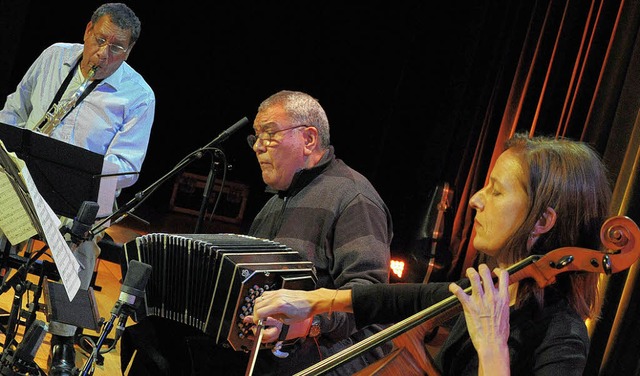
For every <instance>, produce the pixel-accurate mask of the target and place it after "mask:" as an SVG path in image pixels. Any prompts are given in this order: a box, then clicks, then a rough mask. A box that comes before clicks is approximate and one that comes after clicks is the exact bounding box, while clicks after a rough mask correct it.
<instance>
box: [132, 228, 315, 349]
mask: <svg viewBox="0 0 640 376" xmlns="http://www.w3.org/2000/svg"><path fill="white" fill-rule="evenodd" d="M124 258H125V260H124V261H125V266H124V267H126V265H128V264H129V261H130V260H138V261H141V262H144V263H146V264H149V265H151V267H152V272H151V276H150V278H149V281H148V283H147V286H146V289H145V290H146V298H145V303H144V310H145V312H142V314H143V315H156V316H160V317H164V318H167V319H170V320H175V321H178V322H181V323H184V324H187V325H190V326H192V327H195V328H197V329H199V330H201V331H202V332H203V333H205V334H207V335H210V336H212V337H213V339H214V340H215V343H216V344H220V345H222V346H231V347H232V348H233V349H234V350H236V351H249V350H250V349H251V346H252V341H249V340H248V339H247V334H249V329H248V325H246V324H244V323H243V322H242V319H243V318H244V317H245V316H246V315H250V314H251V313H252V312H253V302H254V300H255V299H256V298H257V297H259V296H260V295H262V293H263V292H264V291H265V290H274V289H280V288H287V289H294V290H312V289H314V288H315V286H316V282H317V277H316V274H315V269H314V267H313V264H312V263H311V262H310V261H307V260H304V259H303V258H302V257H301V256H300V254H299V253H298V252H297V251H294V250H292V249H291V248H289V247H287V246H285V245H283V244H280V243H277V242H274V241H271V240H267V239H261V238H255V237H250V236H246V235H237V234H191V235H177V234H163V233H155V234H148V235H143V236H140V237H138V238H136V239H134V240H132V241H130V242H128V243H126V244H125V245H124ZM139 314H140V312H139Z"/></svg>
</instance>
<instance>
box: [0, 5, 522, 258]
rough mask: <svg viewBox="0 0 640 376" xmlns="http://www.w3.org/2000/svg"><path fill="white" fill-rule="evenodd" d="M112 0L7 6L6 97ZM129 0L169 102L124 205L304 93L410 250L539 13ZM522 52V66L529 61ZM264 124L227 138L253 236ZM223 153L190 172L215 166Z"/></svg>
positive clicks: (140, 55)
mask: <svg viewBox="0 0 640 376" xmlns="http://www.w3.org/2000/svg"><path fill="white" fill-rule="evenodd" d="M99 4H100V2H95V1H83V2H70V1H69V2H64V1H62V2H37V1H22V0H12V1H7V0H2V1H0V6H1V7H2V8H1V12H2V16H1V17H0V21H1V22H2V25H0V26H2V29H3V30H6V31H7V32H6V33H4V34H3V36H2V39H1V41H2V43H3V51H5V53H3V55H2V56H3V57H2V62H1V64H2V65H1V66H0V68H1V69H0V74H1V76H0V97H2V98H4V97H5V96H6V95H7V94H9V93H10V92H12V91H14V90H15V85H16V84H17V83H18V81H19V79H20V78H21V76H22V75H23V74H24V72H25V71H26V70H27V69H28V67H29V65H30V64H31V63H32V62H33V60H34V59H35V58H36V57H37V56H38V54H39V53H40V52H41V51H42V50H43V49H44V48H46V47H47V46H48V45H50V44H52V43H54V42H58V41H67V42H79V43H81V42H82V37H83V33H84V29H85V26H86V24H87V22H88V21H89V19H90V15H91V13H92V12H93V10H94V9H95V8H96V7H97V6H98V5H99ZM128 4H129V6H130V7H131V8H132V9H133V10H134V11H135V12H136V14H137V15H138V17H139V18H140V19H141V21H142V33H141V36H140V39H139V41H138V43H137V44H136V46H135V47H134V49H133V50H132V52H131V55H130V57H129V60H128V63H129V64H131V65H132V66H133V67H134V68H135V69H136V70H137V71H138V72H140V73H141V74H142V75H143V77H144V78H145V79H146V80H147V82H148V83H149V84H150V85H151V87H152V88H153V89H154V91H155V94H156V98H157V107H156V116H155V122H154V126H153V131H152V135H151V142H150V145H149V149H148V154H147V158H146V160H145V162H144V165H143V168H142V172H141V174H140V179H139V181H138V183H136V185H134V186H133V187H130V188H127V189H126V190H125V191H124V192H123V193H122V196H121V197H120V198H119V200H118V201H119V202H120V204H122V203H124V202H126V201H127V200H129V199H131V197H133V194H135V193H136V192H139V191H141V190H143V189H145V188H146V187H147V186H149V185H150V184H152V183H153V182H154V181H156V180H157V179H159V178H160V177H161V176H163V175H164V174H165V173H167V172H168V171H170V170H171V168H172V167H173V166H175V165H176V164H177V163H178V161H180V160H181V159H182V158H183V157H184V156H186V155H187V154H189V153H191V152H192V151H194V150H196V149H197V148H199V147H201V146H203V145H205V144H206V143H208V142H209V141H210V140H212V139H213V138H215V137H216V136H217V135H218V134H219V133H220V132H222V131H223V130H224V129H226V128H227V127H229V126H230V125H231V124H233V123H235V122H236V121H237V120H239V119H240V118H242V117H245V116H246V117H248V118H249V120H250V121H251V122H252V121H253V117H254V116H255V112H256V109H257V107H258V105H259V103H260V101H261V100H263V99H264V98H266V97H267V96H269V95H271V94H273V93H275V92H276V91H279V90H281V89H292V90H301V91H305V92H307V93H309V94H311V95H313V96H315V97H316V98H318V99H319V101H320V103H321V104H322V105H323V107H324V108H325V110H326V112H327V114H328V117H329V121H330V124H331V138H332V144H333V145H334V146H335V149H336V154H337V156H338V157H339V158H341V159H343V160H344V161H345V162H346V163H347V164H349V165H350V166H351V167H353V168H355V169H356V170H358V171H360V172H361V173H363V174H364V175H365V176H367V177H368V178H369V179H370V180H371V182H372V183H373V184H374V186H375V187H376V188H377V189H378V191H379V192H380V194H381V196H382V197H383V199H384V200H385V202H386V203H387V205H388V206H389V208H390V210H391V213H392V216H393V220H394V229H395V240H394V248H395V249H400V250H401V249H402V248H403V247H405V243H406V242H407V240H408V239H411V238H412V236H413V233H414V230H415V228H416V226H417V225H418V222H419V220H420V218H421V217H422V216H423V215H424V208H425V206H426V205H427V203H428V200H429V197H430V192H431V191H432V189H433V188H434V187H435V186H436V185H437V184H440V183H442V182H443V181H448V182H449V183H452V180H453V174H455V173H456V171H457V168H458V164H459V163H460V160H461V157H462V155H463V154H464V152H465V150H466V145H465V140H466V139H467V138H466V135H467V134H468V133H469V132H471V131H472V125H473V124H471V122H470V121H468V119H470V118H473V117H474V116H476V115H477V113H478V112H482V111H483V108H482V107H481V106H479V103H482V102H483V101H486V100H488V98H484V97H485V96H487V94H486V93H484V92H482V91H481V90H480V88H481V87H483V85H482V83H483V81H484V80H487V79H489V77H494V76H495V75H496V74H498V73H497V72H496V71H495V65H496V64H495V62H496V59H497V58H498V57H499V58H500V59H502V61H504V59H505V56H508V53H509V50H510V49H509V48H508V46H510V45H514V46H518V43H519V38H521V37H522V35H523V34H524V32H525V31H526V30H525V29H524V28H525V27H526V24H527V17H528V15H527V14H526V9H527V5H526V4H527V2H524V4H525V5H523V6H520V7H519V9H516V10H513V9H510V10H509V9H508V8H509V7H507V6H505V4H506V3H505V2H501V1H445V2H424V1H397V2H387V3H377V2H374V3H370V4H352V3H351V2H314V3H311V2H289V1H284V2H264V1H255V2H234V3H233V4H220V3H218V2H197V3H196V2H179V3H176V2H172V3H168V2H144V3H143V2H128ZM511 8H513V7H511ZM519 17H522V19H521V20H519ZM519 21H522V22H521V24H522V27H521V28H520V29H518V30H519V32H516V33H511V34H509V35H508V36H507V39H505V37H504V36H499V35H503V34H498V30H499V29H500V28H502V27H504V24H506V23H518V22H519ZM500 38H501V39H500ZM515 50H516V51H518V50H519V47H518V48H515ZM509 59H510V60H511V61H513V62H512V63H511V66H513V65H515V62H516V61H517V56H513V57H510V58H507V60H509ZM502 66H505V65H502ZM506 66H507V67H509V66H510V65H509V64H506ZM502 74H506V73H505V72H502ZM250 131H251V129H250V127H247V128H245V129H242V130H241V131H240V132H239V133H238V134H235V135H233V136H232V137H230V138H229V139H228V140H227V141H226V142H225V143H224V144H223V145H222V148H223V150H224V152H225V155H226V158H227V160H228V161H229V163H230V164H231V165H232V169H231V170H230V171H229V172H228V174H227V179H228V180H231V181H235V182H240V183H243V184H247V185H248V186H249V187H250V194H249V201H248V204H247V208H246V212H245V214H244V221H243V223H242V225H241V226H240V229H239V231H246V229H247V227H248V225H249V223H250V221H251V219H252V218H253V216H254V215H255V213H256V212H257V210H259V208H260V207H261V205H262V204H263V203H264V201H265V200H266V199H267V197H268V196H267V195H266V194H265V193H264V184H263V183H262V180H261V177H260V170H259V167H258V165H257V163H256V161H255V156H254V154H253V153H252V151H251V150H250V149H249V148H248V147H247V144H246V140H245V136H246V135H247V134H249V132H250ZM209 162H210V160H209V159H208V158H203V159H201V160H199V161H197V162H195V163H193V164H191V165H189V166H188V167H187V168H186V171H189V172H194V173H197V174H202V175H206V174H207V172H208V169H209ZM172 189H173V180H170V181H167V182H166V183H164V184H163V185H162V186H161V187H160V188H159V189H158V190H157V191H156V192H154V193H153V194H152V195H150V196H149V197H148V199H147V200H146V201H145V202H144V203H142V204H141V205H140V207H139V208H138V209H136V212H135V213H136V214H138V215H139V216H141V217H143V218H144V219H146V220H147V221H149V222H151V228H150V229H151V230H153V229H154V227H153V226H154V223H156V222H157V221H159V218H160V217H161V216H162V215H163V214H164V213H166V212H167V211H168V207H169V200H170V197H171V191H172Z"/></svg>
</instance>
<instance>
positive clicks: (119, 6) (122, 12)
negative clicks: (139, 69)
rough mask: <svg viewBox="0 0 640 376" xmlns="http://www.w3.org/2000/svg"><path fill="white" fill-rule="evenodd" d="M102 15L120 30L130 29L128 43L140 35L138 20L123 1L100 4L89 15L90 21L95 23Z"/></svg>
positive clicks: (130, 43)
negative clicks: (108, 18) (107, 17)
mask: <svg viewBox="0 0 640 376" xmlns="http://www.w3.org/2000/svg"><path fill="white" fill-rule="evenodd" d="M102 16H109V17H110V18H111V22H113V23H114V24H116V25H117V26H118V27H119V28H121V29H122V30H129V31H131V39H130V40H129V45H132V44H134V43H135V42H136V41H137V40H138V38H139V37H140V29H141V25H140V20H139V19H138V16H136V14H135V13H133V11H132V10H131V8H129V7H128V6H126V5H125V4H123V3H106V4H102V5H100V7H99V8H98V9H96V10H95V12H93V15H92V16H91V23H92V24H95V23H96V22H98V20H99V19H100V18H101V17H102Z"/></svg>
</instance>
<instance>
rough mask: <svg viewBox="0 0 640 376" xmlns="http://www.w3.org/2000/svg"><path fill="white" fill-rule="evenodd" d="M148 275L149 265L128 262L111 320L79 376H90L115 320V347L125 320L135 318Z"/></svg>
mask: <svg viewBox="0 0 640 376" xmlns="http://www.w3.org/2000/svg"><path fill="white" fill-rule="evenodd" d="M150 275H151V265H149V264H145V263H143V262H140V261H137V260H131V261H129V265H128V267H127V274H126V275H125V277H124V282H122V287H121V288H120V297H119V298H118V301H117V302H116V304H115V305H114V306H113V309H112V310H111V319H110V320H109V321H108V322H106V323H105V324H104V326H103V327H102V332H101V334H100V338H98V341H97V342H96V343H95V344H93V346H92V347H93V350H92V351H91V356H89V358H88V359H87V361H86V362H85V364H84V366H83V367H82V370H81V371H80V375H81V376H87V375H89V374H90V373H89V372H90V370H91V369H92V365H93V363H94V362H95V361H96V358H97V357H98V355H99V352H100V348H101V347H102V344H103V342H104V340H105V339H106V338H107V335H109V332H110V331H111V329H112V328H113V324H114V322H115V320H116V318H119V320H118V325H117V328H116V336H115V338H114V344H113V345H111V346H115V343H117V342H118V340H119V339H120V336H121V335H122V333H123V332H124V329H125V324H126V322H127V318H128V317H129V315H130V314H131V313H133V314H134V316H135V309H136V308H137V307H138V306H139V305H140V300H141V299H142V298H143V297H144V289H145V286H146V285H147V281H149V276H150ZM134 320H135V317H134ZM111 348H113V347H111ZM91 374H93V373H91Z"/></svg>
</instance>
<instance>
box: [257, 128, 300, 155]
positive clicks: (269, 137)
mask: <svg viewBox="0 0 640 376" xmlns="http://www.w3.org/2000/svg"><path fill="white" fill-rule="evenodd" d="M302 127H308V125H296V126H293V127H289V128H285V129H278V130H277V131H271V132H269V131H265V132H261V133H258V134H250V135H248V136H247V142H248V143H249V147H250V148H251V149H253V146H254V145H255V144H256V142H258V140H260V142H262V145H264V146H265V147H269V146H275V145H276V144H277V143H278V141H277V140H274V139H273V136H274V135H275V134H276V133H280V132H285V131H290V130H292V129H296V128H302Z"/></svg>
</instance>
